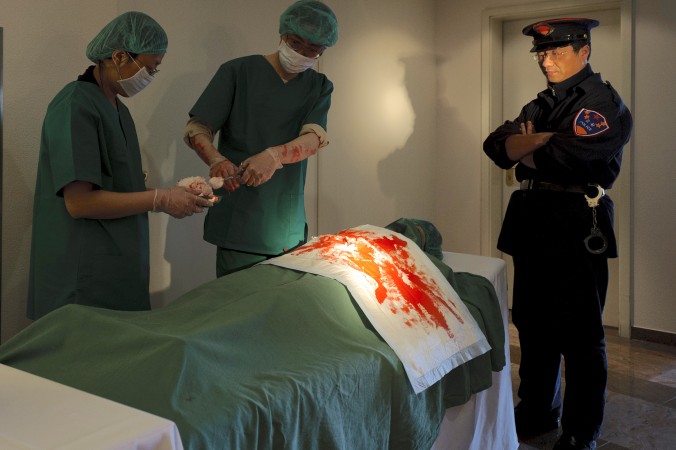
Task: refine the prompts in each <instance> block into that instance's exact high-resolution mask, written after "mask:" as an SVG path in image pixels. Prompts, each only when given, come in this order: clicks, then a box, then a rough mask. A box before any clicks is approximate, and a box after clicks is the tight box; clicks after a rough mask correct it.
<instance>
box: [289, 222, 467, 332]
mask: <svg viewBox="0 0 676 450" xmlns="http://www.w3.org/2000/svg"><path fill="white" fill-rule="evenodd" d="M303 253H318V254H319V255H321V257H322V258H323V259H325V260H327V261H331V262H336V263H344V264H347V265H348V266H350V267H351V268H353V269H356V270H359V271H360V272H362V273H364V274H366V275H368V276H369V277H371V278H372V279H373V280H374V281H375V282H376V288H375V297H376V299H377V300H378V302H379V303H380V304H383V303H385V302H387V304H386V305H387V306H388V309H389V310H390V311H391V312H392V314H398V313H402V314H404V315H405V316H406V317H405V318H404V323H405V324H406V325H407V326H409V327H412V326H414V325H415V324H417V323H421V324H423V325H425V324H426V325H431V326H435V327H439V328H443V329H444V330H446V332H447V333H448V334H449V336H451V337H453V333H452V332H451V330H450V328H449V325H448V322H447V320H446V316H445V314H444V310H448V311H449V312H450V313H451V314H452V315H453V316H454V317H455V318H456V319H457V320H458V322H460V323H463V320H462V318H461V317H460V316H459V314H458V313H457V312H456V311H455V304H454V303H453V302H452V300H450V299H445V298H444V297H443V295H442V294H441V292H440V289H439V286H438V285H437V284H436V282H435V281H434V280H433V279H430V278H428V277H427V276H426V275H425V274H424V273H422V272H421V271H420V270H419V269H418V268H417V267H416V266H415V261H414V260H413V258H411V257H410V254H409V252H408V251H407V242H406V241H404V240H403V239H400V238H398V237H397V236H395V235H390V236H383V235H378V234H375V233H372V232H369V231H359V230H345V231H342V232H340V233H338V234H335V235H323V236H320V237H319V238H317V239H316V240H314V241H312V242H311V243H309V244H307V245H305V246H303V247H301V248H299V249H297V250H295V251H294V252H292V253H291V255H300V254H303Z"/></svg>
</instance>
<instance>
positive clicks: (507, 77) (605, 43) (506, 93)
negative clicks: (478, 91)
mask: <svg viewBox="0 0 676 450" xmlns="http://www.w3.org/2000/svg"><path fill="white" fill-rule="evenodd" d="M564 17H589V18H593V19H596V20H598V21H599V22H600V25H599V26H598V27H596V28H593V29H592V32H591V35H592V46H591V48H592V52H591V57H590V59H589V63H590V64H591V67H592V69H593V70H594V72H600V73H601V77H602V78H603V79H604V80H608V81H610V83H611V84H612V85H613V87H615V89H617V90H618V92H619V93H620V96H622V97H625V98H627V96H628V94H629V93H623V92H621V90H620V86H622V79H621V77H622V70H621V66H620V64H621V60H622V55H621V46H620V45H619V42H620V10H619V9H608V10H603V11H593V12H580V13H578V14H577V15H572V14H569V15H566V16H564ZM548 18H551V17H532V18H527V19H519V20H510V21H505V22H503V29H502V30H503V35H502V43H503V48H502V52H503V53H502V55H503V58H502V61H503V67H502V68H503V70H502V80H503V87H502V106H503V107H502V117H503V119H502V121H503V122H504V121H505V120H513V119H515V118H516V117H517V116H518V115H519V112H520V110H521V107H522V106H523V105H525V104H526V103H528V102H529V101H530V100H532V99H533V98H535V95H536V94H537V93H538V92H539V91H541V90H543V89H544V88H545V87H546V79H545V77H544V75H542V72H540V69H539V67H538V65H537V63H536V62H535V61H533V59H532V58H531V55H532V53H530V49H531V38H530V37H529V36H524V35H523V34H521V30H522V29H523V28H524V27H525V26H526V25H529V24H531V23H533V22H537V21H539V20H546V19H548ZM515 189H518V186H517V184H516V182H515V180H514V175H513V170H510V171H505V173H504V178H503V189H502V192H503V195H502V205H503V211H502V213H503V217H504V212H505V209H506V207H507V203H508V201H509V196H510V195H511V194H512V192H513V191H514V190H515ZM608 193H609V195H611V196H612V197H613V200H614V201H615V202H616V203H617V201H618V197H617V196H613V192H612V190H610V191H609V192H608ZM617 206H618V207H619V206H620V205H617ZM505 260H506V261H507V270H508V276H509V279H510V280H512V279H513V278H512V276H513V275H512V274H513V267H512V260H511V258H510V257H509V256H507V255H505ZM609 262H610V265H609V270H610V281H609V286H608V296H607V299H606V308H605V312H604V314H603V320H604V323H605V324H606V325H610V326H614V327H617V326H618V325H619V289H618V267H619V266H618V260H617V259H611V260H609ZM510 285H511V284H510ZM509 301H510V306H511V290H510V300H509Z"/></svg>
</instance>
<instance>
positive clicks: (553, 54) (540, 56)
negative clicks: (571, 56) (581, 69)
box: [532, 50, 570, 63]
mask: <svg viewBox="0 0 676 450" xmlns="http://www.w3.org/2000/svg"><path fill="white" fill-rule="evenodd" d="M566 53H570V50H566V51H563V52H560V51H558V50H551V51H548V52H537V53H535V54H534V55H532V58H533V61H537V62H539V63H541V62H542V61H544V60H545V59H546V58H547V57H549V59H551V60H552V61H556V60H557V59H559V58H560V57H561V56H563V55H565V54H566Z"/></svg>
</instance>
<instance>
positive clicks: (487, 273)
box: [432, 252, 519, 450]
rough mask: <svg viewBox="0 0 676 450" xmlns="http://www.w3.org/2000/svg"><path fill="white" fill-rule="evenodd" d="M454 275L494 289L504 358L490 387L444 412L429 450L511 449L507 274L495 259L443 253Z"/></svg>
mask: <svg viewBox="0 0 676 450" xmlns="http://www.w3.org/2000/svg"><path fill="white" fill-rule="evenodd" d="M444 262H445V263H446V264H448V265H449V266H450V267H451V268H452V269H453V271H454V272H469V273H473V274H476V275H481V276H482V277H484V278H486V279H488V281H490V282H491V283H492V284H493V286H494V287H495V291H496V294H497V296H498V300H499V301H500V309H501V311H502V316H503V322H504V323H505V357H506V361H507V363H506V364H505V367H504V368H503V369H502V371H500V372H493V386H491V387H490V388H489V389H487V390H485V391H481V392H479V393H478V394H476V395H474V396H472V398H471V399H470V400H469V401H468V402H467V403H465V404H464V405H460V406H456V407H454V408H450V409H448V410H447V411H446V415H445V416H444V419H443V422H442V424H441V432H440V433H439V437H438V438H437V440H436V442H435V443H434V446H433V447H432V449H433V450H514V449H517V448H518V447H519V441H518V438H517V436H516V427H515V425H514V400H513V398H512V374H511V368H510V359H509V335H508V328H507V323H508V314H509V309H508V305H507V272H506V268H505V262H504V261H503V260H501V259H498V258H490V257H486V256H476V255H467V254H463V253H450V252H444Z"/></svg>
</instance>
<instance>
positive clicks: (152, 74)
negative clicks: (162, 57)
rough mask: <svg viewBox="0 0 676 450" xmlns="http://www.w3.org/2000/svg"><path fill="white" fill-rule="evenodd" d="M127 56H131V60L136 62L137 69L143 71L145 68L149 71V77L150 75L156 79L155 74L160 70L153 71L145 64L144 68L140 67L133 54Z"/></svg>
mask: <svg viewBox="0 0 676 450" xmlns="http://www.w3.org/2000/svg"><path fill="white" fill-rule="evenodd" d="M127 55H129V57H130V58H131V60H132V61H134V63H135V64H136V67H138V68H139V69H142V68H143V67H145V68H146V70H147V71H148V75H150V76H151V77H154V76H155V74H156V73H157V72H159V71H160V69H151V68H150V67H148V66H146V65H145V64H144V65H143V67H142V66H139V64H138V62H137V61H136V59H134V57H133V56H132V55H131V53H129V52H127ZM137 56H138V55H137Z"/></svg>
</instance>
